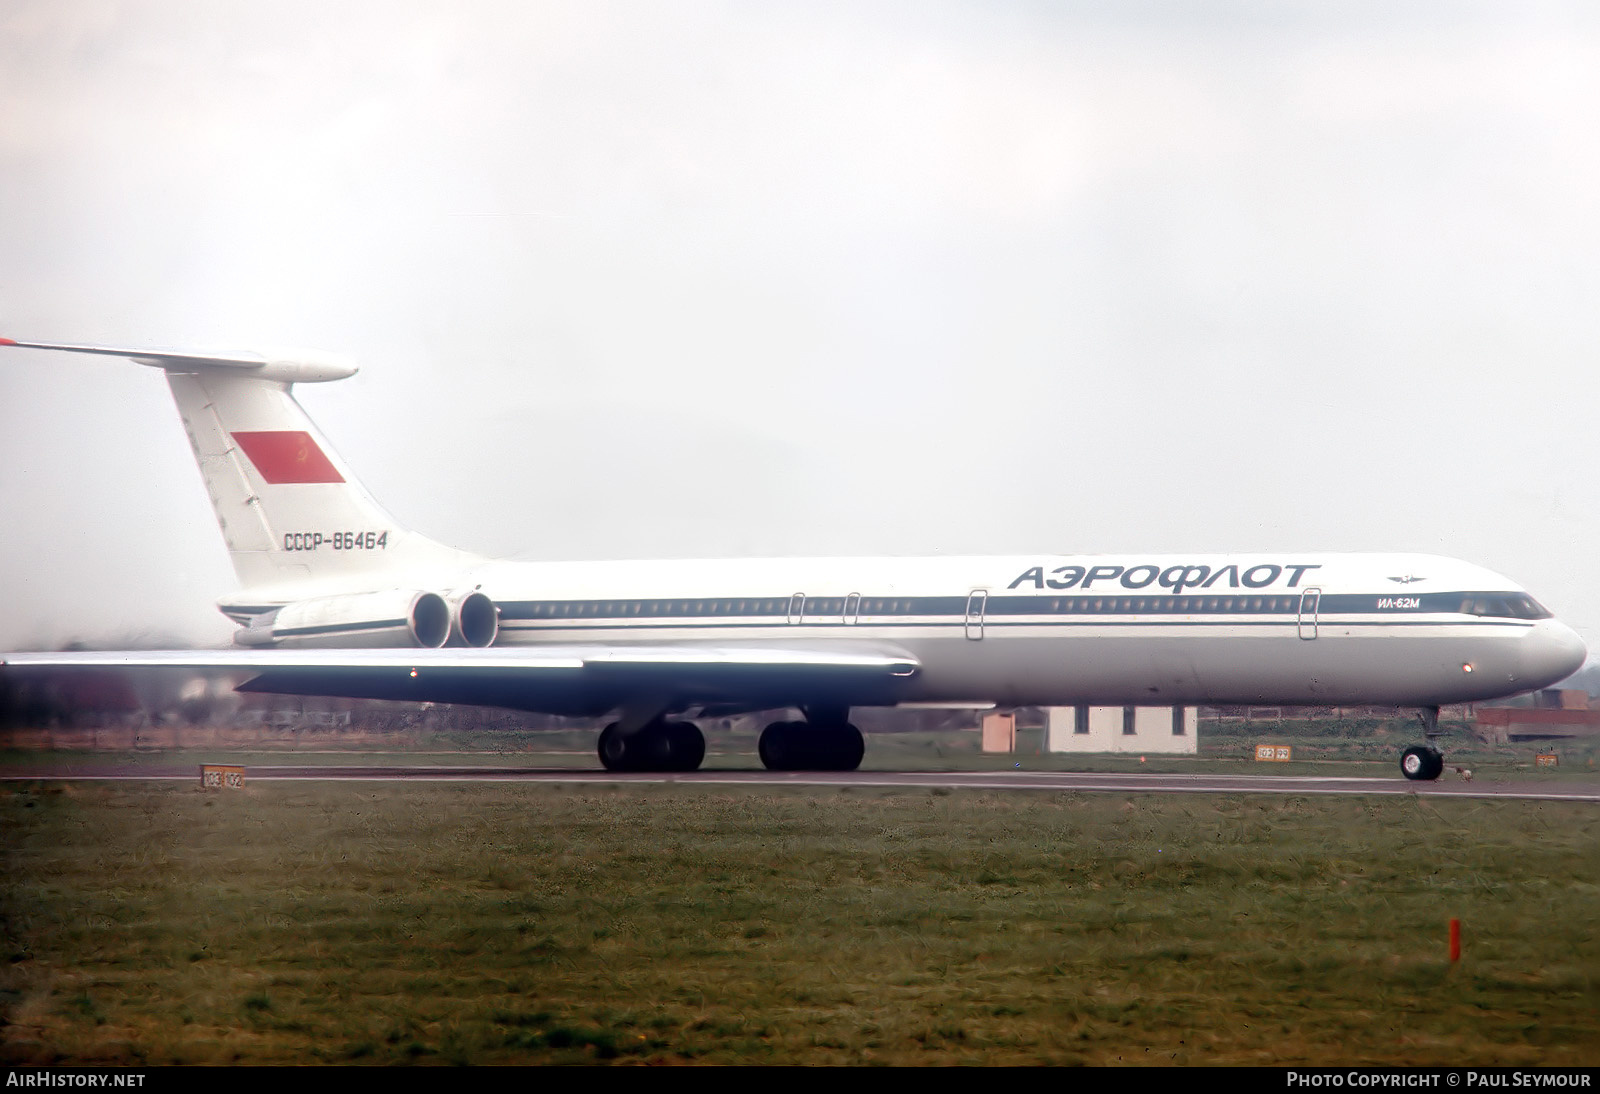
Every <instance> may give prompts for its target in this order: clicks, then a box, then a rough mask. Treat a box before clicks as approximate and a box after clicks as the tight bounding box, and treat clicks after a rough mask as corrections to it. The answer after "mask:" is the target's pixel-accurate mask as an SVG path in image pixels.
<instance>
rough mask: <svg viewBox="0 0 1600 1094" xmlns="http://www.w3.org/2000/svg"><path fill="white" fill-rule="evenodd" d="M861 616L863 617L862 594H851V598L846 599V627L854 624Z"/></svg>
mask: <svg viewBox="0 0 1600 1094" xmlns="http://www.w3.org/2000/svg"><path fill="white" fill-rule="evenodd" d="M860 615H861V594H860V593H851V594H850V595H849V596H847V597H845V598H844V621H845V625H846V626H848V625H850V624H852V623H854V622H855V621H856V619H857V618H859V617H860Z"/></svg>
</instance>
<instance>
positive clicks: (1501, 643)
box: [501, 622, 1538, 706]
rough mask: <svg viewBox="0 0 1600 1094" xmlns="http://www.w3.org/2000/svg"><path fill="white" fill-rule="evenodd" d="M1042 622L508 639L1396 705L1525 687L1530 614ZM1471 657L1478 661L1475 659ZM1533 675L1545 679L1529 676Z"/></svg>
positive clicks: (990, 684)
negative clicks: (1489, 620)
mask: <svg viewBox="0 0 1600 1094" xmlns="http://www.w3.org/2000/svg"><path fill="white" fill-rule="evenodd" d="M1174 630H1175V628H1172V627H1162V628H1159V629H1158V628H1154V627H1152V628H1140V627H1105V628H1089V627H1085V628H1074V629H1072V630H1070V631H1066V633H1063V628H1034V627H1019V626H1007V625H994V624H990V625H988V626H986V627H985V634H984V637H983V638H981V639H971V638H968V637H967V636H966V634H965V630H964V628H962V627H960V626H949V625H945V626H937V625H930V626H921V627H882V628H879V627H872V626H855V627H849V628H845V627H840V626H828V627H763V628H750V627H730V628H722V627H706V626H694V627H684V628H661V629H655V630H652V631H651V632H650V634H649V637H648V638H646V639H642V640H641V639H640V638H639V637H638V632H637V631H634V632H631V633H630V632H629V630H628V629H627V628H625V627H600V626H590V627H573V628H560V629H559V630H557V629H554V628H552V629H549V630H544V629H541V630H539V631H532V630H522V631H513V632H510V633H503V634H502V637H501V643H502V644H506V645H522V644H539V643H540V642H567V643H570V642H595V643H617V644H619V645H658V644H665V645H671V644H676V643H692V644H713V643H714V644H717V645H728V646H736V645H740V644H746V643H748V644H759V645H762V646H786V645H787V646H792V647H794V648H796V649H811V648H818V647H824V646H828V645H832V644H836V643H839V642H841V641H850V640H854V641H859V642H867V643H872V642H879V643H892V644H893V645H895V646H897V647H899V648H901V649H904V650H905V651H907V652H909V653H910V654H912V655H913V656H914V657H915V658H916V659H917V660H918V661H919V662H920V666H921V667H920V670H919V671H918V672H917V673H916V674H915V675H914V676H910V677H906V678H904V679H896V680H893V681H888V682H885V685H884V686H883V687H882V688H877V687H874V688H873V689H871V694H867V693H865V692H863V693H859V694H855V695H850V696H845V695H840V696H838V698H839V699H841V700H849V701H851V702H854V703H856V704H859V705H866V704H869V703H881V702H966V701H984V702H994V703H998V704H1001V705H1008V706H1067V705H1074V704H1079V703H1087V704H1093V705H1102V704H1103V705H1151V706H1164V705H1169V704H1171V705H1177V704H1196V703H1222V704H1234V703H1276V704H1292V705H1293V704H1298V705H1314V706H1323V705H1332V704H1356V703H1377V704H1392V705H1396V706H1406V705H1428V704H1434V703H1446V702H1468V701H1473V700H1477V699H1484V698H1489V697H1492V696H1497V695H1504V694H1506V693H1507V692H1508V691H1511V690H1516V678H1517V675H1518V673H1519V672H1520V671H1521V670H1522V655H1521V651H1520V649H1519V640H1521V639H1523V638H1525V637H1527V635H1528V630H1527V628H1526V627H1523V626H1516V625H1511V626H1504V627H1500V626H1484V625H1474V626H1452V625H1449V624H1441V625H1440V626H1438V627H1412V628H1408V629H1407V630H1406V631H1404V632H1401V633H1395V632H1394V631H1392V630H1383V631H1378V630H1377V629H1374V628H1365V629H1364V628H1359V627H1351V626H1343V627H1342V626H1340V625H1339V624H1337V623H1334V622H1324V623H1323V624H1322V625H1321V627H1320V629H1319V630H1320V633H1319V635H1318V637H1317V638H1315V639H1311V640H1307V639H1302V638H1300V637H1299V634H1298V631H1297V628H1296V627H1295V626H1294V625H1288V626H1284V627H1278V628H1271V629H1270V630H1269V629H1264V628H1260V627H1251V628H1244V627H1241V628H1239V633H1227V632H1225V631H1223V630H1222V629H1221V628H1218V627H1215V626H1205V627H1198V626H1197V627H1194V628H1185V629H1181V630H1177V633H1174ZM1464 664H1472V665H1473V671H1472V672H1471V673H1467V672H1465V671H1464V670H1463V668H1462V666H1463V665H1464ZM1530 686H1538V685H1537V684H1535V685H1530Z"/></svg>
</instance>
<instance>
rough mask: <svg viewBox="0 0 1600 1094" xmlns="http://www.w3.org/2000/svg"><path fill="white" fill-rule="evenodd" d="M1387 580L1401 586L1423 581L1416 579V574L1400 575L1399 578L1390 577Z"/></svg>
mask: <svg viewBox="0 0 1600 1094" xmlns="http://www.w3.org/2000/svg"><path fill="white" fill-rule="evenodd" d="M1389 580H1390V581H1398V582H1399V583H1400V584H1402V585H1409V584H1411V583H1412V582H1413V581H1421V580H1423V579H1422V578H1420V577H1418V576H1417V575H1416V574H1402V575H1401V576H1400V577H1391V578H1390V579H1389Z"/></svg>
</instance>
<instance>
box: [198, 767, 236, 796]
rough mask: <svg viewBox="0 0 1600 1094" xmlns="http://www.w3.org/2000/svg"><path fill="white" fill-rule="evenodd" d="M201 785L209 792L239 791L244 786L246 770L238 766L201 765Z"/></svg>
mask: <svg viewBox="0 0 1600 1094" xmlns="http://www.w3.org/2000/svg"><path fill="white" fill-rule="evenodd" d="M200 785H201V786H203V787H205V788H206V789H207V790H220V789H222V788H223V787H227V788H228V789H229V790H238V789H241V788H242V787H243V786H244V768H243V767H240V766H239V765H237V764H201V765H200Z"/></svg>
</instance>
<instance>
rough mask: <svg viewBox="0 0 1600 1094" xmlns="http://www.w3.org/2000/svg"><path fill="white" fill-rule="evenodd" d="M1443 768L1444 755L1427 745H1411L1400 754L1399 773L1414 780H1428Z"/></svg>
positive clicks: (1435, 777) (1437, 775) (1432, 778)
mask: <svg viewBox="0 0 1600 1094" xmlns="http://www.w3.org/2000/svg"><path fill="white" fill-rule="evenodd" d="M1443 770H1444V756H1443V755H1441V754H1440V753H1439V751H1438V750H1437V749H1434V748H1430V747H1428V746H1427V745H1412V746H1411V747H1410V748H1408V749H1406V750H1405V751H1404V752H1402V753H1401V754H1400V773H1401V774H1402V775H1404V776H1405V777H1406V778H1408V779H1411V780H1413V781H1415V782H1430V781H1432V780H1434V779H1437V778H1438V777H1439V773H1440V772H1441V771H1443Z"/></svg>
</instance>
